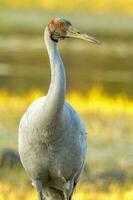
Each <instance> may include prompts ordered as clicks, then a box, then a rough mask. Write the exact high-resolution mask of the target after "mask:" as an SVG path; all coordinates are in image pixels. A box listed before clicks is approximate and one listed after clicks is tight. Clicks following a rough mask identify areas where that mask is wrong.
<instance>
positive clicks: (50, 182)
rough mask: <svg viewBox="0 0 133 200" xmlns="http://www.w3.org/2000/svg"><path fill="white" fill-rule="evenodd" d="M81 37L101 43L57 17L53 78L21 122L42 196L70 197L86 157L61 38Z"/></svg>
mask: <svg viewBox="0 0 133 200" xmlns="http://www.w3.org/2000/svg"><path fill="white" fill-rule="evenodd" d="M65 38H78V39H82V40H85V41H87V42H91V43H94V44H98V43H99V42H98V40H96V38H94V37H92V36H89V35H87V34H83V33H81V32H80V31H78V30H76V29H75V28H74V27H73V26H72V24H71V23H70V22H69V21H67V20H66V19H64V18H55V19H52V20H51V21H50V22H49V24H48V26H47V27H46V29H45V32H44V40H45V44H46V47H47V51H48V55H49V60H50V67H51V83H50V87H49V90H48V94H47V96H43V97H41V98H39V99H37V100H36V101H34V102H33V103H32V104H31V105H30V106H29V108H28V109H27V111H26V112H25V113H24V115H23V117H22V119H21V121H20V125H19V154H20V158H21V162H22V164H23V166H24V168H25V170H26V172H27V174H28V176H29V177H30V179H31V181H32V184H33V186H35V188H36V190H37V192H38V199H39V200H71V198H72V194H73V191H74V188H75V186H76V184H77V183H78V180H79V177H80V175H81V173H82V170H83V167H84V163H85V158H86V150H87V144H86V130H85V127H84V125H83V122H82V121H81V119H80V117H79V116H78V114H77V113H76V112H75V110H74V109H73V108H72V107H71V105H70V104H69V103H67V102H66V101H65V93H66V76H65V70H64V65H63V62H62V59H61V57H60V54H59V51H58V47H57V45H58V42H59V41H60V40H62V39H65Z"/></svg>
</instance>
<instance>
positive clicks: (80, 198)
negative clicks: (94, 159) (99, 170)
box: [0, 183, 133, 200]
mask: <svg viewBox="0 0 133 200" xmlns="http://www.w3.org/2000/svg"><path fill="white" fill-rule="evenodd" d="M5 199H8V200H18V199H19V200H22V199H23V200H37V194H36V191H35V190H34V189H31V188H17V187H16V188H15V187H14V188H13V187H12V186H11V185H9V184H7V183H5V184H1V183H0V200H5ZM96 199H98V200H132V199H133V187H131V188H129V189H126V190H125V189H124V190H121V189H119V188H118V187H117V186H115V185H112V186H110V188H109V191H108V192H101V191H93V190H90V189H89V190H88V189H87V187H86V186H81V187H80V188H78V189H77V190H76V192H75V194H74V197H73V200H96Z"/></svg>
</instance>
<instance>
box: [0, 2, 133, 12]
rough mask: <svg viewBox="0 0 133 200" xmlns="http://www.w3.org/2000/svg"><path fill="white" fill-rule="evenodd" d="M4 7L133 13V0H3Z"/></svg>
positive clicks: (2, 5)
mask: <svg viewBox="0 0 133 200" xmlns="http://www.w3.org/2000/svg"><path fill="white" fill-rule="evenodd" d="M0 2H1V3H0V6H1V7H3V8H5V7H6V8H41V9H45V10H89V11H98V12H110V11H113V12H114V11H116V12H124V13H130V14H132V13H133V0H117V1H116V0H89V1H88V0H76V1H71V0H67V1H62V0H56V1H55V0H34V1H33V0H23V1H22V0H21V1H18V0H12V1H9V0H1V1H0Z"/></svg>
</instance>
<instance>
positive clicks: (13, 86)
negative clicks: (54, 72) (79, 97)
mask: <svg viewBox="0 0 133 200" xmlns="http://www.w3.org/2000/svg"><path fill="white" fill-rule="evenodd" d="M1 41H2V43H1V44H2V45H1V47H0V89H3V88H4V89H5V88H6V89H7V90H9V91H11V92H13V93H19V94H23V93H27V92H28V91H29V90H31V89H34V88H36V89H41V90H44V91H47V89H48V86H49V81H50V67H49V60H48V56H47V52H46V49H45V48H44V47H43V40H42V38H8V40H7V38H6V39H4V38H1ZM132 46H133V43H131V42H130V43H128V42H124V41H123V42H122V41H121V42H119V41H115V42H114V43H113V41H112V42H111V41H110V42H106V41H103V42H102V45H101V46H98V47H97V46H92V45H88V44H86V43H84V42H81V41H77V40H75V41H72V40H69V41H63V42H62V43H61V44H60V52H61V55H62V58H63V61H64V64H65V68H66V74H67V88H68V91H70V90H77V91H80V92H83V93H84V92H86V91H88V90H89V89H90V88H91V87H93V86H94V85H100V86H102V87H103V90H104V91H105V92H106V93H108V94H110V95H114V94H118V93H122V94H126V95H129V96H130V97H133V90H132V88H133V51H132Z"/></svg>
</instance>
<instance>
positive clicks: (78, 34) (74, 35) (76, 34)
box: [66, 26, 101, 45]
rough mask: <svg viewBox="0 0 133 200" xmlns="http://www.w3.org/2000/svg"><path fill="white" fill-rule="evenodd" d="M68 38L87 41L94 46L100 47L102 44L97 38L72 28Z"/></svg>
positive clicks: (69, 30)
mask: <svg viewBox="0 0 133 200" xmlns="http://www.w3.org/2000/svg"><path fill="white" fill-rule="evenodd" d="M66 37H70V38H78V39H81V40H85V41H88V42H90V43H93V44H99V45H100V44H101V42H100V41H99V40H97V39H96V38H95V37H93V36H91V35H88V34H84V33H81V32H80V31H79V30H77V29H75V28H73V27H72V26H70V27H69V29H68V31H67V35H66Z"/></svg>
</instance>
